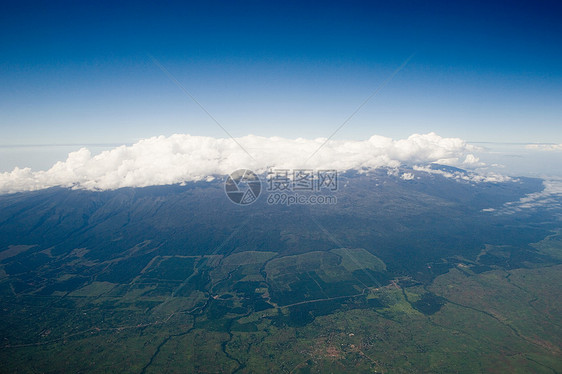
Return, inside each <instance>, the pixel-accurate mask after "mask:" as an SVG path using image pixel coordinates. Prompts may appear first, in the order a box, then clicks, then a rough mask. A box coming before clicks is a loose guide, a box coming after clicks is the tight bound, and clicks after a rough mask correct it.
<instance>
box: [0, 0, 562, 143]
mask: <svg viewBox="0 0 562 374" xmlns="http://www.w3.org/2000/svg"><path fill="white" fill-rule="evenodd" d="M561 16H562V5H560V3H559V2H558V1H529V2H517V1H506V2H489V1H486V2H477V1H466V2H456V1H446V2H426V1H384V2H378V1H373V2H349V1H346V2H337V3H336V2H326V1H323V2H318V3H306V4H304V3H303V2H291V1H282V2H257V1H256V2H250V1H244V2H238V1H200V2H194V1H192V2H189V3H188V4H182V3H166V4H157V3H155V2H147V3H144V2H142V1H134V2H130V3H126V2H123V3H120V4H119V5H115V4H114V2H113V1H111V2H110V1H108V2H104V1H102V2H100V1H95V2H85V1H68V2H58V1H43V2H26V1H18V2H9V3H8V2H4V3H3V4H2V5H1V9H0V38H1V39H0V136H1V140H0V144H3V145H9V144H53V143H54V144H69V143H70V144H88V143H90V144H91V143H130V142H133V141H135V140H136V139H139V138H144V137H148V136H154V135H160V134H164V135H169V134H172V133H190V134H195V135H209V136H216V137H224V136H225V134H224V133H223V132H222V130H221V129H220V128H219V127H218V126H216V124H214V123H213V122H212V120H210V119H209V118H208V117H207V115H206V114H205V113H204V112H203V111H202V110H201V109H200V108H199V107H198V106H197V105H196V104H195V103H194V102H192V101H191V99H189V98H188V97H187V96H186V95H185V94H184V93H183V92H182V91H181V90H180V89H179V88H178V87H177V86H175V85H174V83H172V82H171V81H170V79H169V78H168V77H167V76H166V75H165V74H164V73H163V72H162V71H160V69H159V68H158V67H157V66H156V64H154V63H153V62H152V60H151V59H150V58H149V57H148V55H149V54H150V55H153V56H154V57H155V58H157V59H158V60H159V61H160V62H161V63H162V64H163V65H164V66H166V67H167V68H168V70H169V71H170V72H171V73H172V74H173V75H174V76H175V77H176V78H177V79H178V80H179V81H180V82H181V83H182V84H183V85H184V86H185V87H186V88H187V89H188V90H189V91H190V92H191V93H192V94H193V95H194V96H195V97H196V98H197V99H198V100H199V101H200V102H201V104H202V105H203V106H204V107H205V108H206V109H207V110H208V111H209V112H210V113H212V114H213V116H215V117H216V118H217V120H219V122H221V124H222V125H223V126H224V127H225V128H227V129H228V130H229V131H230V132H231V133H232V134H233V135H235V136H242V135H246V134H249V133H253V134H256V135H265V136H272V135H280V136H285V137H291V138H296V137H308V138H310V137H327V136H329V135H330V134H331V133H332V131H333V130H334V129H335V128H337V127H338V126H339V125H340V124H341V123H342V122H343V121H344V120H345V119H346V117H348V116H349V115H350V114H351V113H352V112H353V111H354V110H355V109H356V108H357V106H358V105H360V104H361V102H362V101H363V100H364V99H365V98H366V97H368V96H369V95H370V94H371V93H372V92H373V91H374V90H375V89H376V88H377V86H378V85H379V84H380V83H381V82H382V81H384V80H385V79H386V78H387V77H388V76H389V75H390V74H391V73H392V72H393V71H394V70H395V69H396V68H397V67H398V66H400V64H402V62H403V61H404V60H406V59H407V58H408V56H410V55H412V53H415V55H414V57H413V58H412V60H411V61H410V63H409V64H408V65H406V67H405V68H404V69H403V70H402V71H400V72H399V73H398V74H397V75H396V77H395V78H394V79H393V80H392V81H391V82H390V83H389V84H388V85H387V86H386V87H385V88H384V89H383V90H382V91H381V92H380V94H379V95H377V96H376V97H374V98H373V99H372V100H371V101H370V102H369V103H367V104H366V105H365V106H364V107H363V108H362V109H361V111H360V112H359V113H358V114H357V115H356V116H355V117H354V118H353V119H352V120H351V121H350V122H349V123H348V124H347V125H346V126H345V127H344V128H343V129H342V130H341V132H340V133H338V135H337V138H349V139H361V138H367V137H369V136H371V135H373V134H380V135H385V136H391V137H395V138H397V137H405V136H408V135H409V134H412V133H425V132H429V131H435V132H437V133H438V134H440V135H442V136H455V137H461V138H464V139H466V140H469V141H506V142H555V143H562V131H561V130H560V129H561V128H562V126H561V125H562V104H561V103H562V47H561V46H562V26H561V25H562V23H561V22H560V19H561Z"/></svg>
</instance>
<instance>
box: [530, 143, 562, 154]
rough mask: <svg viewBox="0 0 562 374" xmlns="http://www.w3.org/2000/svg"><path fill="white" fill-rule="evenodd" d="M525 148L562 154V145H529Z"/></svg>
mask: <svg viewBox="0 0 562 374" xmlns="http://www.w3.org/2000/svg"><path fill="white" fill-rule="evenodd" d="M525 148H527V149H535V150H539V151H551V152H561V151H562V144H527V145H526V146H525Z"/></svg>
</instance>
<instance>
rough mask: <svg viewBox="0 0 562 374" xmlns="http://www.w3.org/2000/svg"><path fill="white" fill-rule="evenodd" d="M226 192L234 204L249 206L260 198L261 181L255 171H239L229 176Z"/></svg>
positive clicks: (225, 185) (225, 186)
mask: <svg viewBox="0 0 562 374" xmlns="http://www.w3.org/2000/svg"><path fill="white" fill-rule="evenodd" d="M224 191H225V192H226V196H228V198H229V199H230V201H232V202H233V203H234V204H238V205H249V204H251V203H253V202H254V201H256V200H257V199H258V197H259V196H260V192H261V181H260V178H259V177H258V176H257V175H256V173H254V172H253V171H251V170H248V169H239V170H236V171H235V172H233V173H231V174H230V175H229V176H228V178H227V179H226V182H224Z"/></svg>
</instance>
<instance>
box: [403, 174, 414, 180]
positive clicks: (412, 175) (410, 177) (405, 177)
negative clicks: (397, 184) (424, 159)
mask: <svg viewBox="0 0 562 374" xmlns="http://www.w3.org/2000/svg"><path fill="white" fill-rule="evenodd" d="M400 178H402V179H404V180H405V181H411V180H412V179H414V174H413V173H404V174H402V176H401V177H400Z"/></svg>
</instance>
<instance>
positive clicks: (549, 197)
mask: <svg viewBox="0 0 562 374" xmlns="http://www.w3.org/2000/svg"><path fill="white" fill-rule="evenodd" d="M543 186H544V189H543V190H542V191H539V192H533V193H530V194H527V195H525V196H524V197H522V198H521V199H519V200H518V201H512V202H508V203H505V204H504V206H503V209H502V210H501V212H502V213H507V214H510V213H515V212H519V211H521V210H523V209H533V208H538V207H544V208H547V209H554V208H560V207H562V180H559V179H550V180H544V181H543Z"/></svg>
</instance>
